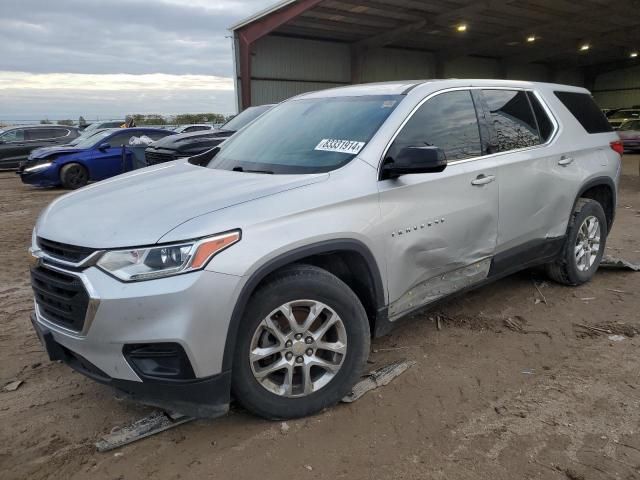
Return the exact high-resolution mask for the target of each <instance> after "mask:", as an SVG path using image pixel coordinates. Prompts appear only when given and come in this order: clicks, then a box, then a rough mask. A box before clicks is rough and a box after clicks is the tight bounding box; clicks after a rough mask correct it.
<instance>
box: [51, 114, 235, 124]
mask: <svg viewBox="0 0 640 480" xmlns="http://www.w3.org/2000/svg"><path fill="white" fill-rule="evenodd" d="M129 116H130V117H132V118H133V121H134V122H135V124H136V125H138V126H140V125H187V124H190V123H224V122H226V121H227V120H229V119H230V118H231V117H232V116H231V115H223V114H221V113H181V114H178V115H174V116H164V115H159V114H148V115H143V114H139V113H136V114H134V115H127V117H129ZM124 122H125V118H123V119H122V123H124ZM87 123H90V122H87V121H86V120H85V119H84V118H83V117H80V118H79V119H78V121H77V122H74V121H73V120H71V119H65V120H56V121H51V120H49V119H48V118H45V119H43V120H40V124H41V125H52V124H57V125H68V126H71V125H80V126H84V125H87Z"/></svg>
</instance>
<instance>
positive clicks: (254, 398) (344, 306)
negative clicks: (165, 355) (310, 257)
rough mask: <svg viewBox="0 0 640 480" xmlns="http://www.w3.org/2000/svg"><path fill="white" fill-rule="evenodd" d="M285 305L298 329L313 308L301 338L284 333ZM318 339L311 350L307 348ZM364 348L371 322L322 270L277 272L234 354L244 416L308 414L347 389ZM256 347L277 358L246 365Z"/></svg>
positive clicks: (254, 303)
mask: <svg viewBox="0 0 640 480" xmlns="http://www.w3.org/2000/svg"><path fill="white" fill-rule="evenodd" d="M286 306H289V307H290V309H291V310H290V311H291V312H293V318H294V321H295V322H296V323H297V325H298V326H297V327H296V328H301V326H302V325H301V324H303V322H304V321H305V320H308V319H311V318H313V317H314V315H310V313H311V309H312V308H315V310H314V312H315V315H317V317H316V320H314V321H313V322H311V323H310V325H309V328H308V329H301V331H302V330H304V331H305V333H304V334H303V336H302V337H301V338H299V339H296V337H295V331H294V330H293V329H291V331H289V332H288V333H286V334H285V333H284V332H286V329H287V326H288V325H291V322H290V321H288V319H287V317H286V316H285V313H286V312H285V310H286V309H285V310H283V308H284V307H286ZM288 318H291V317H288ZM333 321H335V323H334V324H332V326H331V327H329V328H327V329H326V333H322V329H323V328H325V327H326V325H329V324H331V322H333ZM273 332H275V333H276V335H274V334H273ZM298 335H300V334H298ZM318 335H319V337H318V338H316V339H315V340H314V341H313V344H310V343H307V342H308V341H309V339H310V338H311V337H312V336H318ZM312 340H313V338H312ZM316 340H317V341H316ZM303 342H304V343H303ZM265 345H266V347H265ZM341 345H346V348H345V350H346V351H345V352H344V354H341V353H338V350H340V348H341ZM369 346H370V332H369V321H368V319H367V315H366V312H365V310H364V308H363V306H362V304H361V303H360V300H359V299H358V297H357V296H356V295H355V294H354V293H353V291H352V290H351V289H350V288H349V287H348V286H347V285H346V284H345V283H344V282H342V280H340V279H339V278H337V277H336V276H334V275H332V274H331V273H329V272H327V271H326V270H323V269H321V268H318V267H315V266H311V265H292V266H291V267H287V268H285V269H283V270H282V271H281V272H279V273H277V274H275V275H274V276H273V277H272V278H271V279H270V280H269V281H268V282H267V283H266V284H265V285H264V286H262V287H260V288H259V289H258V290H257V291H256V292H255V293H254V294H253V295H252V297H251V298H250V300H249V302H248V305H247V308H246V310H245V315H244V316H243V320H242V323H241V325H240V326H239V333H238V339H237V343H236V348H235V352H234V360H233V374H232V391H233V394H234V398H235V399H236V400H237V401H238V402H239V403H240V404H241V405H242V406H243V407H245V408H246V409H247V410H249V411H251V412H253V413H255V414H257V415H260V416H262V417H265V418H268V419H272V420H279V419H289V418H298V417H304V416H307V415H311V414H313V413H316V412H318V411H320V410H322V409H324V408H327V407H330V406H331V405H334V404H336V403H337V402H338V401H339V400H340V399H341V398H342V397H344V396H345V395H346V394H348V393H349V392H350V391H351V388H352V387H353V385H354V384H355V383H356V381H358V379H359V378H360V375H361V373H362V371H363V369H364V366H365V364H366V360H367V357H368V355H369ZM323 347H327V348H329V347H330V350H325V349H324V348H323ZM259 348H265V350H262V352H265V353H268V352H270V351H272V350H273V351H275V350H278V353H274V354H273V355H270V356H268V357H264V358H263V357H262V356H256V357H252V359H251V360H250V352H251V351H253V352H254V353H255V352H258V351H259V350H258V349H259ZM266 348H269V349H272V350H268V351H267V350H266ZM303 349H304V351H303ZM311 351H313V354H311V353H310V352H311ZM256 358H262V359H261V360H256ZM298 362H300V363H298ZM319 363H322V364H326V365H331V369H332V370H335V369H336V366H337V370H335V371H330V369H327V368H325V367H321V366H318V364H319ZM280 365H284V366H283V367H281V369H280V370H274V371H273V373H270V374H267V375H264V374H263V372H264V371H268V370H269V367H274V368H277V367H278V366H280ZM289 372H292V373H291V374H289ZM305 372H309V375H310V376H308V377H307V376H306V375H305ZM262 375H263V376H262ZM288 380H291V381H288ZM307 385H308V386H309V388H305V386H307Z"/></svg>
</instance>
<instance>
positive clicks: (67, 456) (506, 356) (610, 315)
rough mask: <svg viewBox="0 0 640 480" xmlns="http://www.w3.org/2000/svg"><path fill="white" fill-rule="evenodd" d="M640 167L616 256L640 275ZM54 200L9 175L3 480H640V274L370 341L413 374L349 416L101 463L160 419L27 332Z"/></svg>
mask: <svg viewBox="0 0 640 480" xmlns="http://www.w3.org/2000/svg"><path fill="white" fill-rule="evenodd" d="M637 162H638V159H637V157H635V158H634V157H631V156H628V157H626V158H625V173H626V175H624V176H623V179H622V188H621V192H620V198H619V205H618V211H617V221H616V224H615V227H614V229H613V232H612V234H611V237H610V238H609V242H608V251H607V252H608V253H609V254H618V255H621V256H624V257H626V258H627V259H629V260H632V261H635V262H640V178H639V177H638V163H637ZM61 193H62V192H61V191H59V190H36V189H32V188H29V187H26V186H23V185H21V184H20V183H19V182H18V180H17V178H15V176H14V175H12V174H8V173H3V174H0V265H2V268H1V269H0V478H2V479H7V480H8V479H32V480H36V479H44V478H65V479H66V478H69V479H81V478H91V479H111V480H113V479H146V478H162V479H165V478H167V479H178V478H198V479H200V478H211V479H231V478H239V479H254V478H255V479H271V478H278V479H280V478H287V477H288V478H300V479H303V478H328V479H329V478H330V479H338V478H349V479H350V480H353V479H361V478H362V479H364V478H373V479H392V478H393V479H399V478H403V479H404V478H407V479H413V478H416V479H417V478H420V479H469V480H471V479H473V480H477V479H487V478H491V479H492V480H498V479H505V480H514V479H529V478H531V479H532V478H541V479H567V478H569V479H574V480H575V479H587V480H591V479H625V480H626V479H636V478H639V479H640V431H639V427H640V408H639V407H640V381H639V380H640V370H639V366H640V361H639V360H638V352H639V347H640V336H633V338H631V337H630V336H631V335H634V333H635V331H636V330H638V331H640V313H639V312H640V295H639V292H640V274H637V273H622V272H604V271H601V272H599V273H598V274H597V275H596V277H595V279H594V280H593V281H592V282H591V283H589V284H587V285H584V286H582V287H579V288H567V287H562V286H559V285H556V284H553V283H550V282H548V281H546V279H545V278H544V276H543V275H541V274H540V273H538V272H530V271H528V272H523V273H521V274H518V275H515V276H512V277H510V278H507V279H504V280H502V281H500V282H498V283H495V284H493V285H490V286H487V287H484V288H482V289H479V290H477V291H474V292H472V293H470V294H468V295H466V296H464V297H462V298H460V299H457V300H454V301H451V302H450V303H448V304H446V305H444V306H442V307H439V308H438V309H437V311H431V312H425V313H424V314H420V315H416V316H415V318H413V319H411V320H410V321H407V322H405V323H404V324H403V325H402V326H401V327H399V328H398V329H397V330H395V331H394V332H393V333H392V334H391V335H388V336H386V337H384V338H381V339H377V340H375V341H374V342H373V345H372V349H373V351H372V354H371V362H372V363H371V365H370V366H371V368H375V367H376V366H382V365H384V364H386V363H388V362H390V361H392V360H396V359H405V358H406V359H412V360H415V361H416V362H417V365H415V366H414V367H413V368H411V369H410V370H409V371H408V372H406V373H405V374H403V375H402V376H401V377H399V378H398V379H396V380H395V381H394V382H393V383H391V384H390V385H388V386H386V387H384V388H381V389H379V390H377V391H375V392H373V393H369V394H367V395H366V396H365V397H363V398H362V399H360V400H358V401H357V402H356V403H353V404H350V405H347V404H342V405H339V406H337V407H335V408H332V409H330V410H327V411H325V412H323V413H321V414H319V415H316V416H314V417H311V418H307V419H302V420H296V421H290V422H287V424H286V425H283V424H282V423H280V422H269V421H265V420H262V419H259V418H256V417H253V416H251V415H249V414H247V413H246V412H244V411H241V410H239V409H237V408H233V409H232V412H231V413H230V414H229V415H228V416H227V417H225V418H221V419H218V420H214V421H198V422H194V423H191V424H187V425H184V426H181V427H178V428H176V429H174V430H171V431H167V432H165V433H162V434H160V435H157V436H155V437H152V438H148V439H146V440H143V441H141V442H139V443H136V444H133V445H130V446H127V447H124V448H122V449H120V450H118V451H116V452H115V453H114V452H110V453H105V454H100V453H97V452H96V451H95V448H94V446H93V443H94V441H96V439H97V438H98V437H99V436H100V435H101V434H103V433H106V432H108V431H110V430H111V429H112V428H113V427H115V426H118V425H122V424H125V423H127V422H130V421H132V420H134V419H136V418H138V417H141V416H143V415H145V414H146V413H147V412H149V411H150V410H151V409H148V408H146V407H142V406H137V405H132V404H129V403H125V402H121V401H118V400H116V399H115V398H114V396H113V394H112V392H111V391H110V390H109V388H107V387H104V386H101V385H98V384H95V383H93V382H92V381H90V380H87V379H85V378H83V377H82V376H81V375H79V374H77V373H74V372H73V371H71V370H70V369H69V368H68V367H66V366H64V365H61V364H58V363H51V362H49V361H48V360H47V358H46V356H45V354H44V353H43V350H42V348H41V346H40V345H39V343H38V340H37V338H36V335H35V334H34V333H33V332H32V330H31V327H30V324H29V312H30V310H31V292H30V288H29V281H28V275H27V262H26V248H27V246H28V243H29V238H30V234H31V228H32V226H33V224H34V221H35V218H36V216H37V215H38V213H39V212H40V210H41V209H42V208H43V207H44V206H45V205H46V204H47V203H48V202H50V201H51V200H52V199H54V198H56V197H57V196H59V195H60V194H61ZM534 282H537V285H538V286H539V289H540V291H539V292H538V290H536V288H535V286H534ZM543 297H544V298H543ZM436 315H441V317H442V319H443V320H442V322H441V326H442V329H441V330H438V329H437V328H436V322H435V321H434V320H433V319H435V317H436ZM508 324H510V325H511V328H510V327H509V326H508ZM576 324H585V325H592V326H594V325H595V326H600V327H602V328H604V329H608V330H611V331H612V332H613V333H627V334H628V335H630V336H625V337H624V338H623V339H622V340H621V341H614V340H611V339H609V335H608V334H600V335H599V334H597V333H595V332H593V331H589V330H586V329H584V328H582V327H578V326H576ZM519 327H521V329H520V328H519ZM614 338H615V337H614ZM15 379H19V380H22V381H23V382H24V383H23V384H22V385H21V386H20V388H18V389H17V390H16V391H13V392H4V391H2V386H4V385H5V384H6V383H8V382H10V381H12V380H15Z"/></svg>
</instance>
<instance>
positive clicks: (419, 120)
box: [379, 89, 498, 319]
mask: <svg viewBox="0 0 640 480" xmlns="http://www.w3.org/2000/svg"><path fill="white" fill-rule="evenodd" d="M480 131H481V128H480V125H479V122H478V118H477V114H476V110H475V108H474V101H473V97H472V95H471V92H470V91H469V90H464V89H463V90H459V89H457V90H451V91H445V92H442V93H437V94H436V95H435V96H432V97H431V98H428V99H427V100H426V101H425V102H424V103H423V104H422V105H421V106H420V107H418V108H417V109H416V110H415V111H414V113H413V115H412V116H411V117H410V118H409V119H408V121H407V122H406V124H405V125H404V126H403V127H402V129H401V130H400V132H399V133H398V134H397V136H396V137H395V139H394V140H393V142H392V144H391V146H390V148H389V149H388V151H387V153H386V154H385V160H387V159H393V157H394V156H395V155H397V153H398V152H399V150H400V149H402V148H403V147H407V146H424V145H431V146H436V147H439V148H441V149H442V150H444V152H445V155H446V157H447V161H448V165H447V167H446V169H445V170H444V171H443V172H440V173H425V174H417V175H404V176H401V177H399V178H397V179H387V180H381V181H380V182H379V191H380V209H381V213H382V222H383V225H384V227H385V237H384V243H385V247H386V251H387V272H388V289H389V303H390V306H389V316H390V318H392V319H393V318H396V317H399V316H401V315H402V314H404V313H407V312H408V311H411V310H413V309H415V308H418V307H420V306H422V305H425V304H428V303H430V302H433V301H435V300H437V299H438V298H441V297H443V296H445V295H448V294H450V293H452V292H454V291H457V290H460V289H462V288H465V287H467V286H469V285H472V284H474V283H477V282H479V281H481V280H483V279H484V278H486V276H487V275H488V271H489V266H490V263H491V256H492V255H493V253H494V250H495V245H496V239H497V229H498V171H497V166H496V161H495V159H493V158H491V157H483V154H484V153H485V152H484V147H483V139H482V137H481V135H480Z"/></svg>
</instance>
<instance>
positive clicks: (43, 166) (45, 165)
mask: <svg viewBox="0 0 640 480" xmlns="http://www.w3.org/2000/svg"><path fill="white" fill-rule="evenodd" d="M50 166H51V162H47V163H40V164H39V165H34V166H33V167H29V168H25V169H24V170H23V171H24V172H39V171H40V170H45V169H47V168H49V167H50Z"/></svg>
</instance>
